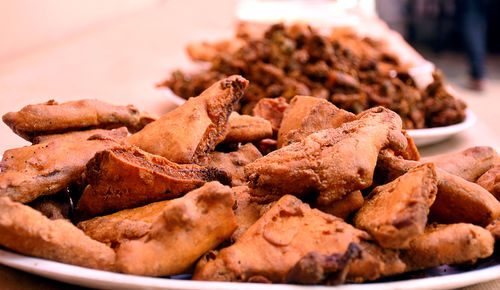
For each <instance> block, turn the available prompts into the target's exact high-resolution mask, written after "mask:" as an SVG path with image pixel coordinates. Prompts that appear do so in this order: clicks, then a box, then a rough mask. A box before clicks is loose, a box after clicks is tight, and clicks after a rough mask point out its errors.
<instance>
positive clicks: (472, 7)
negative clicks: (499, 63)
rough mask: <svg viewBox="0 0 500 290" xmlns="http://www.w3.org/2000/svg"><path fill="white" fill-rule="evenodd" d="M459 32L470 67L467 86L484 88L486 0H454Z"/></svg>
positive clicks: (476, 88) (478, 88)
mask: <svg viewBox="0 0 500 290" xmlns="http://www.w3.org/2000/svg"><path fill="white" fill-rule="evenodd" d="M456 12H457V16H458V17H459V23H460V32H461V35H462V40H463V45H464V48H465V53H466V55H467V60H468V62H469V67H470V72H469V74H470V83H469V88H470V89H473V90H477V91H482V90H484V87H485V84H486V78H485V77H486V68H485V59H486V45H487V44H486V40H487V27H488V0H456Z"/></svg>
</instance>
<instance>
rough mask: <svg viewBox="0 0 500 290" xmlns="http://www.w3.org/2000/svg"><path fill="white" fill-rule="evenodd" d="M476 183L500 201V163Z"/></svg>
mask: <svg viewBox="0 0 500 290" xmlns="http://www.w3.org/2000/svg"><path fill="white" fill-rule="evenodd" d="M476 183H477V184H479V185H480V186H481V187H483V188H484V189H486V190H487V191H489V192H490V193H491V194H493V195H494V196H495V197H496V199H497V200H500V163H496V164H495V165H494V166H493V167H491V168H490V169H489V170H488V171H486V172H485V173H484V174H483V175H481V177H479V178H478V180H477V181H476Z"/></svg>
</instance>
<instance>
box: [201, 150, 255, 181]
mask: <svg viewBox="0 0 500 290" xmlns="http://www.w3.org/2000/svg"><path fill="white" fill-rule="evenodd" d="M260 157H262V154H261V153H260V152H259V149H257V148H256V147H255V146H254V145H253V144H252V143H247V144H245V145H243V146H239V147H238V149H237V150H236V151H232V152H229V153H223V152H217V151H214V152H212V153H210V154H209V155H208V157H207V161H206V163H205V164H209V165H210V166H212V167H215V168H217V169H219V170H221V171H223V172H225V173H227V174H228V175H229V176H230V177H231V185H232V186H238V185H244V184H245V182H246V178H245V172H244V170H243V168H244V166H245V165H247V164H250V163H252V162H254V161H255V160H257V159H259V158H260Z"/></svg>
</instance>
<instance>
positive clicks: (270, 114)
mask: <svg viewBox="0 0 500 290" xmlns="http://www.w3.org/2000/svg"><path fill="white" fill-rule="evenodd" d="M287 107H288V103H287V102H286V99H285V98H282V97H279V98H274V99H271V98H262V99H260V100H259V101H258V102H257V104H256V105H255V107H253V109H252V115H254V116H256V117H261V118H262V119H265V120H268V121H269V122H271V125H272V126H273V132H274V133H277V132H278V130H279V128H280V126H281V121H282V119H283V113H284V112H285V110H286V108H287Z"/></svg>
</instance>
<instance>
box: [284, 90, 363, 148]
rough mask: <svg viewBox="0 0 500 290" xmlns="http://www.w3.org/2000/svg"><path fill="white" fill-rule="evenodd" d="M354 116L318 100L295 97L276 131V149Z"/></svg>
mask: <svg viewBox="0 0 500 290" xmlns="http://www.w3.org/2000/svg"><path fill="white" fill-rule="evenodd" d="M355 119H356V115H354V114H353V113H349V112H347V111H345V110H342V109H339V108H337V107H336V106H335V105H334V104H332V103H330V102H328V101H326V100H324V99H320V98H316V97H309V96H295V97H294V98H293V99H292V101H291V102H290V105H289V106H288V108H287V109H286V110H285V112H284V114H283V120H282V121H281V127H280V129H279V131H278V148H281V147H283V146H286V145H289V144H291V143H293V142H297V141H300V140H302V139H303V138H304V137H306V136H308V135H309V134H311V133H314V132H317V131H320V130H323V129H329V128H337V127H339V126H340V125H342V124H343V123H346V122H350V121H353V120H355Z"/></svg>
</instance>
